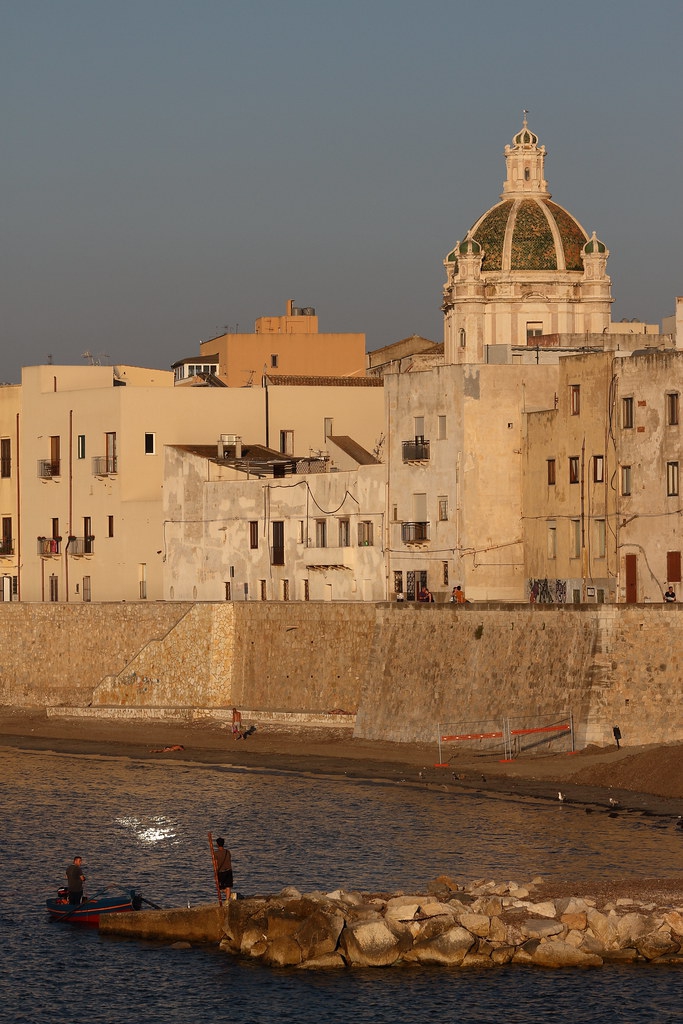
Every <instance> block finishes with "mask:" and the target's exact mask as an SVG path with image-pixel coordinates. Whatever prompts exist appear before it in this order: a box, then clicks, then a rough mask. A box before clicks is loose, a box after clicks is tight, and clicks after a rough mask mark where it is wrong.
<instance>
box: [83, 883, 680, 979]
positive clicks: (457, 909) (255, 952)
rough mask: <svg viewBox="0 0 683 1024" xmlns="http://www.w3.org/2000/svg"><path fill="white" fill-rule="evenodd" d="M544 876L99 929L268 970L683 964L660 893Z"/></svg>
mask: <svg viewBox="0 0 683 1024" xmlns="http://www.w3.org/2000/svg"><path fill="white" fill-rule="evenodd" d="M541 884H542V880H541V879H534V880H533V881H532V882H529V883H526V884H522V885H520V884H517V883H515V882H503V883H497V882H494V881H484V880H482V879H480V880H478V881H476V882H473V883H471V884H468V885H465V886H462V887H461V886H459V885H458V884H457V883H456V882H454V881H453V880H451V879H449V878H446V877H444V876H442V877H440V878H438V879H436V881H435V882H434V883H433V884H432V885H430V886H429V887H428V889H427V891H426V892H419V893H411V894H403V893H400V894H386V893H382V894H370V895H369V894H361V893H358V892H345V891H343V890H337V891H335V892H329V893H322V892H313V893H305V894H302V893H300V892H299V891H298V890H296V889H294V888H286V889H283V890H282V892H280V893H279V894H278V895H275V896H252V897H249V898H246V899H237V900H231V901H229V902H228V903H227V904H226V905H224V906H223V907H222V908H219V907H218V906H217V905H215V904H214V905H213V906H204V907H197V908H194V909H192V910H185V909H178V910H167V911H142V912H139V913H130V914H111V915H109V916H107V917H103V918H102V919H101V921H100V930H102V931H107V932H110V933H115V934H121V935H128V936H129V937H133V938H139V939H157V940H162V941H166V942H173V943H176V944H177V943H181V944H182V943H192V942H217V941H220V945H221V948H222V949H223V950H224V951H225V952H227V953H231V954H235V955H239V956H243V957H248V958H251V959H255V960H260V961H262V962H263V963H265V964H268V965H270V966H273V967H298V968H310V969H316V968H318V969H320V968H339V967H392V966H398V965H401V964H426V965H437V966H443V967H462V968H468V967H493V966H496V965H499V964H508V963H514V964H531V965H536V966H539V967H599V966H601V965H602V964H604V963H605V962H619V963H633V962H638V961H640V962H649V963H655V964H678V965H683V906H678V905H675V903H674V902H673V901H672V900H671V899H668V898H667V897H666V896H665V895H663V894H662V893H661V892H660V893H659V894H658V895H655V896H653V897H648V898H646V899H631V898H626V897H620V898H614V899H612V900H607V899H604V898H603V899H599V898H596V897H591V896H562V897H554V898H548V896H547V895H544V894H543V892H544V890H543V889H539V886H540V885H541ZM636 884H637V883H636ZM664 888H666V885H665V884H664Z"/></svg>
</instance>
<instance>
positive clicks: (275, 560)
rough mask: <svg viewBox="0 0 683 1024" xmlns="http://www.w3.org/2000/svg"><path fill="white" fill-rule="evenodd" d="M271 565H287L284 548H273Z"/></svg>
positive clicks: (271, 550)
mask: <svg viewBox="0 0 683 1024" xmlns="http://www.w3.org/2000/svg"><path fill="white" fill-rule="evenodd" d="M270 564H271V565H284V564H285V549H284V547H282V548H281V547H272V548H271V549H270Z"/></svg>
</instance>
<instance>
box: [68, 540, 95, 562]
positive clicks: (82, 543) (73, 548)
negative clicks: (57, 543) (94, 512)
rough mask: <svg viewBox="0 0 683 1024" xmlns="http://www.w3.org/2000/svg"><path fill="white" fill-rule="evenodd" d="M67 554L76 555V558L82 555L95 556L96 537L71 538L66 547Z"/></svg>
mask: <svg viewBox="0 0 683 1024" xmlns="http://www.w3.org/2000/svg"><path fill="white" fill-rule="evenodd" d="M66 550H67V554H69V555H74V556H75V557H76V558H78V557H80V556H81V555H94V554H95V538H94V537H69V541H68V544H67V545H66Z"/></svg>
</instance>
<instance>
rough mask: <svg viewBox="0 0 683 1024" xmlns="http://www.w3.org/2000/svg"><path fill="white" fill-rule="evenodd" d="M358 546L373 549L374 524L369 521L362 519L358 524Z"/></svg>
mask: <svg viewBox="0 0 683 1024" xmlns="http://www.w3.org/2000/svg"><path fill="white" fill-rule="evenodd" d="M358 546H359V547H361V548H371V547H372V523H371V522H370V520H369V519H362V520H361V521H360V522H359V524H358Z"/></svg>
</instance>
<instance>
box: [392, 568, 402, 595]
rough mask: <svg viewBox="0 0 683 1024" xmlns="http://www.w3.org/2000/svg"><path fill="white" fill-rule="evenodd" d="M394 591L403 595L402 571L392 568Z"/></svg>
mask: <svg viewBox="0 0 683 1024" xmlns="http://www.w3.org/2000/svg"><path fill="white" fill-rule="evenodd" d="M394 593H395V594H401V596H402V595H403V573H402V572H401V571H400V570H398V569H394Z"/></svg>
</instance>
